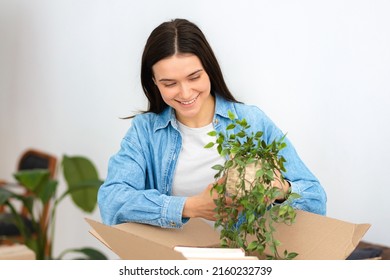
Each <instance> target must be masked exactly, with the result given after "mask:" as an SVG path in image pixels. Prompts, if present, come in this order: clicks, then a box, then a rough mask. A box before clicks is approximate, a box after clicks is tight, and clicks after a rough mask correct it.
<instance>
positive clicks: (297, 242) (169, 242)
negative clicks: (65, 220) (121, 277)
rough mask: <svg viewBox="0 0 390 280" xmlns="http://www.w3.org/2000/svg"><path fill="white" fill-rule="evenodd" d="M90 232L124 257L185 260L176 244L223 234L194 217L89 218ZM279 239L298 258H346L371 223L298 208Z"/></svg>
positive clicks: (212, 242) (211, 241) (280, 228)
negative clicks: (154, 221)
mask: <svg viewBox="0 0 390 280" xmlns="http://www.w3.org/2000/svg"><path fill="white" fill-rule="evenodd" d="M86 220H87V222H88V223H89V224H90V226H91V227H92V230H91V231H90V232H91V234H92V235H94V236H95V237H96V238H97V239H98V240H100V241H101V242H102V243H103V244H105V245H106V246H107V247H108V248H110V249H111V250H112V251H113V252H114V253H116V254H117V255H118V256H119V257H120V258H121V259H126V260H183V259H186V258H185V257H184V256H183V255H182V254H181V253H179V252H177V251H175V250H174V247H175V246H194V247H218V246H219V233H218V232H217V231H215V230H214V229H213V228H212V227H210V225H209V224H207V223H206V222H204V221H203V220H202V219H190V221H189V222H188V223H187V224H186V225H184V227H183V228H182V229H164V228H159V227H155V226H150V225H145V224H137V223H123V224H119V225H115V226H107V225H104V224H102V223H100V222H97V221H94V220H91V219H86ZM274 227H275V228H276V233H275V238H276V239H277V240H279V241H280V242H281V243H282V245H280V246H279V247H278V250H279V252H283V251H284V250H285V249H286V250H288V251H289V252H296V253H298V256H297V257H296V258H295V259H296V260H343V259H346V258H347V257H348V256H349V255H350V254H351V252H352V251H353V250H354V249H355V248H356V246H357V245H358V243H359V242H360V240H361V238H362V237H363V235H364V234H365V233H366V232H367V230H368V229H369V228H370V225H369V224H353V223H349V222H344V221H341V220H337V219H333V218H329V217H324V216H321V215H317V214H313V213H308V212H304V211H300V210H297V218H296V222H295V223H294V224H293V225H290V226H288V225H285V224H278V223H274Z"/></svg>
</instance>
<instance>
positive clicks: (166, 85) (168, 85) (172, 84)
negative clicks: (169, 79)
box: [165, 83, 176, 87]
mask: <svg viewBox="0 0 390 280" xmlns="http://www.w3.org/2000/svg"><path fill="white" fill-rule="evenodd" d="M175 85H176V83H170V84H165V87H174V86H175Z"/></svg>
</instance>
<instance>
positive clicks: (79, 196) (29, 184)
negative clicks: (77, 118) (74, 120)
mask: <svg viewBox="0 0 390 280" xmlns="http://www.w3.org/2000/svg"><path fill="white" fill-rule="evenodd" d="M61 169H62V172H63V175H64V179H65V182H66V186H67V188H66V190H65V191H64V192H63V193H62V194H61V195H59V196H57V186H58V181H57V180H53V179H51V178H50V174H49V171H48V170H46V169H34V170H23V171H19V172H17V173H15V174H14V177H15V179H16V180H17V182H18V183H19V184H20V185H22V186H23V187H25V188H27V189H28V190H29V195H27V196H26V195H21V194H18V193H14V192H11V191H9V190H7V189H1V188H0V205H7V206H8V207H9V208H10V209H11V211H12V214H13V218H14V221H15V223H16V225H17V227H18V229H19V231H20V233H21V235H22V236H23V240H24V243H25V244H26V245H27V246H28V247H29V248H30V249H32V250H33V251H34V252H35V254H36V258H37V259H55V258H54V257H53V255H52V246H51V244H53V240H54V237H55V221H56V211H57V207H58V205H59V204H60V203H61V201H63V199H64V198H66V197H68V196H70V197H71V199H72V201H73V202H74V204H75V205H76V206H77V207H78V208H79V209H81V210H83V211H84V212H86V213H92V212H93V210H94V209H95V207H96V204H97V191H98V188H99V187H100V185H101V184H102V183H103V181H102V180H100V179H99V176H98V172H97V170H96V168H95V166H94V165H93V163H92V162H91V161H90V160H89V159H88V158H86V157H81V156H73V157H69V156H66V155H64V156H63V158H62V164H61ZM15 200H17V201H20V202H21V203H22V204H23V206H25V207H26V208H27V209H28V212H29V214H30V216H31V225H30V226H27V225H26V224H25V223H24V221H23V218H22V216H21V214H20V213H19V212H17V211H16V209H15V206H14V205H13V203H12V201H15ZM47 203H50V204H51V206H50V207H49V209H50V210H49V213H48V214H46V215H45V214H44V208H45V207H44V206H45V204H47ZM43 217H47V218H46V219H47V221H46V222H45V221H43V219H44V218H43ZM68 253H76V254H78V255H80V257H79V259H107V258H106V256H105V255H104V254H102V253H101V252H99V251H98V250H95V249H93V248H89V247H85V248H79V249H67V250H65V251H64V252H62V253H61V254H60V255H59V257H58V258H57V259H61V258H64V256H65V255H67V254H68Z"/></svg>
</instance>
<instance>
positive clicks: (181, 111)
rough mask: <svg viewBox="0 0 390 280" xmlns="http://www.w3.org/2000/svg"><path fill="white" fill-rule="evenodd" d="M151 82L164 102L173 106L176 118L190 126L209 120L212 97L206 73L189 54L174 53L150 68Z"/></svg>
mask: <svg viewBox="0 0 390 280" xmlns="http://www.w3.org/2000/svg"><path fill="white" fill-rule="evenodd" d="M152 70H153V74H154V78H153V80H154V83H155V84H156V85H157V87H158V89H159V91H160V93H161V96H162V99H163V100H164V102H165V103H166V104H167V105H169V106H171V107H172V108H173V109H175V112H176V118H177V119H178V120H179V121H180V122H181V123H183V124H185V125H187V126H190V127H202V126H205V125H207V124H209V123H211V122H212V119H213V116H214V102H215V101H214V97H213V96H212V95H211V93H210V91H211V84H210V79H209V76H208V75H207V73H206V71H205V70H204V69H203V66H202V63H201V61H200V60H199V58H198V57H197V56H196V55H193V54H175V55H174V56H171V57H168V58H165V59H162V60H160V61H158V62H157V63H156V64H154V65H153V67H152Z"/></svg>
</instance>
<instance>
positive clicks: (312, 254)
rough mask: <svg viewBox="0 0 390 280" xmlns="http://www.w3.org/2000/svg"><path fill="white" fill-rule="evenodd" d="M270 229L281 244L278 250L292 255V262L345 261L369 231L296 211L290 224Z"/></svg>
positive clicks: (362, 225) (346, 223) (339, 221)
mask: <svg viewBox="0 0 390 280" xmlns="http://www.w3.org/2000/svg"><path fill="white" fill-rule="evenodd" d="M273 226H274V227H275V229H276V232H275V234H274V237H275V239H276V240H279V241H280V242H281V243H282V244H281V245H280V246H278V251H279V252H280V253H283V252H284V250H287V251H288V252H296V253H298V256H297V257H296V258H295V259H296V260H343V259H346V258H347V257H348V256H349V255H350V254H351V252H352V251H353V250H354V249H355V248H356V246H357V245H358V243H359V241H360V240H361V238H362V237H363V235H364V234H365V233H366V232H367V230H368V229H369V228H370V225H369V224H353V223H349V222H344V221H341V220H337V219H333V218H329V217H325V216H321V215H317V214H313V213H309V212H305V211H300V210H297V218H296V221H295V223H294V224H293V225H285V224H277V223H273ZM266 252H268V253H269V251H266Z"/></svg>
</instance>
